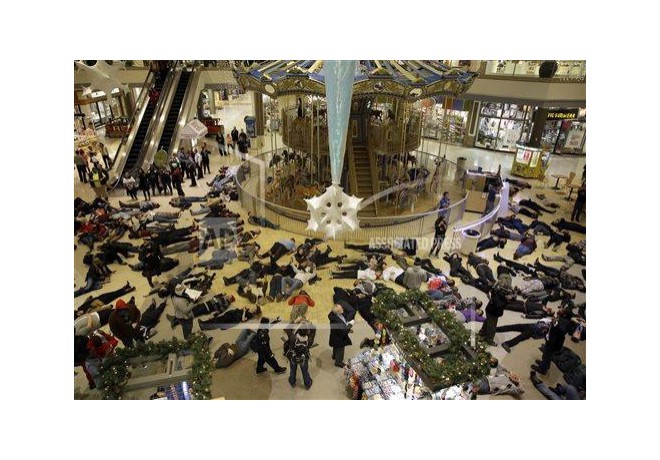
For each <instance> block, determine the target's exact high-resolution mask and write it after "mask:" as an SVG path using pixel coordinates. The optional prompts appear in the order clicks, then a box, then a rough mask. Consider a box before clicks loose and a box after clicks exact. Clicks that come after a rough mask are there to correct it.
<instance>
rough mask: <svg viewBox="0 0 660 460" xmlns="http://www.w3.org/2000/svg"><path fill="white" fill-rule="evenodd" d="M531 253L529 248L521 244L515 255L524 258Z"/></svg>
mask: <svg viewBox="0 0 660 460" xmlns="http://www.w3.org/2000/svg"><path fill="white" fill-rule="evenodd" d="M531 253H532V248H530V247H529V246H524V245H522V244H521V245H520V246H518V249H516V254H518V255H519V256H526V255H527V254H531Z"/></svg>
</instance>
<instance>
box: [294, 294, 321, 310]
mask: <svg viewBox="0 0 660 460" xmlns="http://www.w3.org/2000/svg"><path fill="white" fill-rule="evenodd" d="M302 303H304V304H307V306H308V307H313V306H314V305H315V304H314V301H313V300H312V298H311V297H310V296H308V295H305V294H302V295H301V294H298V295H297V296H295V297H291V298H290V299H289V305H300V304H302Z"/></svg>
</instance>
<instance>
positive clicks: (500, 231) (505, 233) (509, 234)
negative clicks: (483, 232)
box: [477, 224, 524, 247]
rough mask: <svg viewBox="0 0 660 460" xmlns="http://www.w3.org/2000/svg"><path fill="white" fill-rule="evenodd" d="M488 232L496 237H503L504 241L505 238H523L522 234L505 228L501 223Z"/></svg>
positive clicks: (520, 239) (518, 239)
mask: <svg viewBox="0 0 660 460" xmlns="http://www.w3.org/2000/svg"><path fill="white" fill-rule="evenodd" d="M490 234H491V235H493V236H496V237H498V238H501V239H504V240H505V241H506V240H513V241H522V240H523V238H524V235H523V234H520V233H518V232H515V231H513V230H507V229H506V228H504V227H502V225H501V224H498V227H497V228H493V229H492V230H491V231H490ZM477 247H478V246H477Z"/></svg>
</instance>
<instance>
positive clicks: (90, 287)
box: [73, 278, 102, 297]
mask: <svg viewBox="0 0 660 460" xmlns="http://www.w3.org/2000/svg"><path fill="white" fill-rule="evenodd" d="M101 286H102V284H101V282H100V281H94V280H93V279H92V278H87V282H86V284H85V285H84V286H83V287H81V288H80V289H78V290H76V291H75V292H74V293H73V297H79V296H81V295H83V294H84V293H86V292H91V291H98V290H99V289H101Z"/></svg>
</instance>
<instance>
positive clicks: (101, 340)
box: [87, 331, 119, 359]
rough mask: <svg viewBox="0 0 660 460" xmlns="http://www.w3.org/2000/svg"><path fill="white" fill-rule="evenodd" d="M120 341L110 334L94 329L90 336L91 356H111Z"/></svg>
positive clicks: (88, 349)
mask: <svg viewBox="0 0 660 460" xmlns="http://www.w3.org/2000/svg"><path fill="white" fill-rule="evenodd" d="M118 343H119V341H118V340H117V339H116V338H114V337H113V336H111V335H110V334H108V333H106V332H103V331H94V332H93V333H92V334H90V336H89V341H88V342H87V351H88V353H89V356H90V357H94V358H101V359H103V358H105V357H107V356H110V355H111V354H112V353H113V352H114V350H115V347H116V346H117V344H118Z"/></svg>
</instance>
